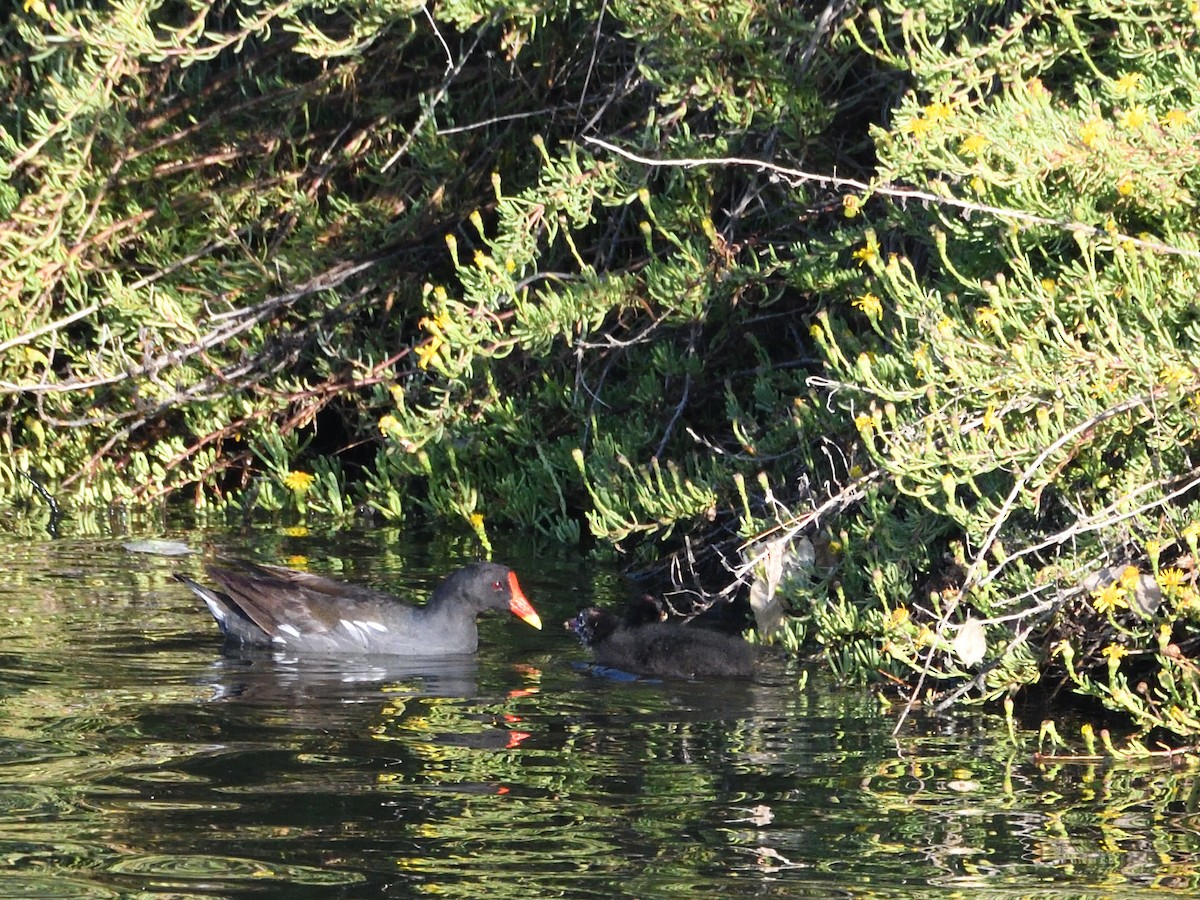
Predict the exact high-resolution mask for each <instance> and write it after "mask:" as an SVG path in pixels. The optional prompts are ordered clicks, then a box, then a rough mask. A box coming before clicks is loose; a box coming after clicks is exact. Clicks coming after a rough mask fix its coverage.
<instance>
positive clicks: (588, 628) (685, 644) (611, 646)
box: [563, 606, 756, 678]
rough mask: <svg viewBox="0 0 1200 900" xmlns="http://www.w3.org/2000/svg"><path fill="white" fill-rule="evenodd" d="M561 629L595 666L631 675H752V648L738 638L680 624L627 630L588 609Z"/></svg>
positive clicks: (653, 624)
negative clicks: (577, 642)
mask: <svg viewBox="0 0 1200 900" xmlns="http://www.w3.org/2000/svg"><path fill="white" fill-rule="evenodd" d="M563 627H564V628H565V629H567V630H568V631H572V632H574V633H575V634H576V635H577V636H578V637H579V640H580V641H581V642H582V643H583V645H584V646H585V647H590V648H591V650H592V656H593V657H594V658H595V660H596V662H597V663H598V664H599V665H602V666H607V667H608V668H612V669H620V670H621V671H622V672H629V673H631V674H633V675H651V676H655V677H660V678H699V677H701V676H706V675H724V676H732V677H739V678H740V677H745V676H748V675H751V674H753V672H754V662H755V658H756V652H755V650H754V647H752V646H751V645H750V644H748V643H746V642H745V641H744V640H742V639H741V638H739V637H734V636H732V635H728V634H721V633H720V632H717V631H710V630H709V629H707V628H689V627H688V626H686V625H684V624H682V623H680V622H651V623H650V624H645V625H634V626H631V625H626V624H624V623H622V622H621V620H620V619H618V618H617V617H616V616H615V615H613V614H612V613H610V612H608V611H606V610H603V609H598V608H596V607H594V606H592V607H589V608H587V609H585V610H583V611H582V612H580V613H579V615H577V616H576V617H575V618H574V619H568V620H567V621H566V622H564V623H563Z"/></svg>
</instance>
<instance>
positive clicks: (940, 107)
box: [922, 102, 954, 122]
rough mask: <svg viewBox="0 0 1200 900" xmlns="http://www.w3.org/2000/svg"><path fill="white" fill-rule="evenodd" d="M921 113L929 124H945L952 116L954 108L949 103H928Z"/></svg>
mask: <svg viewBox="0 0 1200 900" xmlns="http://www.w3.org/2000/svg"><path fill="white" fill-rule="evenodd" d="M922 112H924V113H925V116H926V118H928V119H929V121H931V122H939V121H941V122H945V121H947V120H948V119H950V117H951V116H953V115H954V107H953V106H951V105H950V104H949V103H941V102H938V103H930V104H929V105H928V106H926V107H925V109H924V110H922Z"/></svg>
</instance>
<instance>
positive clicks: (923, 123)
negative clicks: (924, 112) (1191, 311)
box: [904, 116, 933, 137]
mask: <svg viewBox="0 0 1200 900" xmlns="http://www.w3.org/2000/svg"><path fill="white" fill-rule="evenodd" d="M904 130H905V131H907V132H908V133H909V134H911V135H912V136H913V137H921V135H924V134H928V133H929V132H930V131H931V130H933V121H932V120H931V119H927V118H925V117H924V116H913V118H911V119H909V120H908V121H907V122H906V123H905V124H904Z"/></svg>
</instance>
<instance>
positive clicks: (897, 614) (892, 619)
mask: <svg viewBox="0 0 1200 900" xmlns="http://www.w3.org/2000/svg"><path fill="white" fill-rule="evenodd" d="M908 616H909V612H908V609H907V608H905V607H903V606H897V607H896V608H895V609H893V610H892V611H891V613H889V614H888V617H887V622H885V623H884V626H883V627H884V628H885V629H886V630H888V631H891V630H892V629H894V628H899V627H901V626H902V625H907V624H908Z"/></svg>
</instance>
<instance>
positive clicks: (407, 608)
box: [175, 560, 542, 656]
mask: <svg viewBox="0 0 1200 900" xmlns="http://www.w3.org/2000/svg"><path fill="white" fill-rule="evenodd" d="M227 563H228V564H227V565H221V566H209V567H207V572H208V574H209V575H210V576H212V578H213V580H215V581H216V582H217V584H218V585H220V588H221V589H220V590H217V589H214V588H209V587H205V586H204V585H202V584H198V583H197V582H195V581H193V580H192V579H190V578H188V577H186V576H184V575H176V576H175V577H176V578H177V579H178V580H179V581H182V582H183V583H184V584H186V585H187V586H188V587H189V588H191V590H192V592H193V593H194V594H195V595H196V596H197V597H199V598H200V599H201V600H203V601H204V603H205V604H206V605H207V606H208V609H209V612H211V613H212V614H213V617H214V618H215V619H216V620H217V624H218V625H220V626H221V631H222V632H223V633H224V635H225V636H226V638H228V639H229V640H231V641H236V642H238V643H241V644H248V645H251V646H258V647H276V648H280V649H287V650H295V651H300V652H304V653H388V654H394V655H406V656H444V655H449V654H454V653H474V652H475V650H476V648H477V647H478V646H479V630H478V628H477V627H476V625H475V617H476V616H478V615H479V614H480V613H482V612H484V611H486V610H489V609H507V610H509V611H511V612H512V613H513V614H514V615H515V616H517V617H518V618H520V619H523V620H524V621H526V622H528V623H529V624H530V625H532V626H533V627H534V628H541V627H542V622H541V619H539V618H538V614H537V613H536V612H534V609H533V607H532V606H530V604H529V601H528V600H527V599H525V594H524V592H522V590H521V586H520V584H518V583H517V575H516V573H515V572H513V571H512V570H511V569H509V568H507V567H506V566H501V565H497V564H495V563H487V562H481V563H474V564H473V565H469V566H467V567H466V568H464V569H460V570H459V571H457V572H455V573H454V574H453V575H451V576H450V577H448V578H447V579H446V580H445V581H443V582H442V583H441V584H440V585H439V586H438V588H437V590H435V591H434V592H433V596H432V597H430V598H429V602H428V603H426V604H425V605H424V606H412V605H410V604H408V603H405V602H404V601H403V600H400V599H399V598H397V597H393V596H392V595H391V594H386V593H384V592H383V591H376V590H372V589H371V588H366V587H360V586H358V585H352V584H345V583H343V582H340V581H334V580H333V579H331V578H322V577H321V576H320V575H311V574H309V573H308V572H297V571H296V570H294V569H285V568H283V567H281V566H267V565H259V564H257V563H252V562H247V561H246V560H228V561H227Z"/></svg>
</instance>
